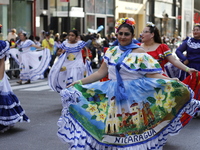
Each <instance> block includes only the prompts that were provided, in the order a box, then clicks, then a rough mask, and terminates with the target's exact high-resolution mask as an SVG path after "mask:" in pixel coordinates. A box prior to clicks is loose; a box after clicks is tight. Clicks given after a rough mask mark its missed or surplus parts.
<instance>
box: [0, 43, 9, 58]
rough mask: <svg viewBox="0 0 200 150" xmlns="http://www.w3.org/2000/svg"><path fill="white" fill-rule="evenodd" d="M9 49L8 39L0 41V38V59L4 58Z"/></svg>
mask: <svg viewBox="0 0 200 150" xmlns="http://www.w3.org/2000/svg"><path fill="white" fill-rule="evenodd" d="M9 49H10V45H9V43H8V41H1V40H0V59H2V58H4V57H5V56H6V55H8V51H9Z"/></svg>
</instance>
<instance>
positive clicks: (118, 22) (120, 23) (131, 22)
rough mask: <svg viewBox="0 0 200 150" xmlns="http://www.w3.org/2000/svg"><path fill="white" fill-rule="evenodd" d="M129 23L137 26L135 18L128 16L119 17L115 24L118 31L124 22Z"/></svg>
mask: <svg viewBox="0 0 200 150" xmlns="http://www.w3.org/2000/svg"><path fill="white" fill-rule="evenodd" d="M125 23H126V24H128V25H130V26H132V27H133V28H135V24H136V23H135V20H134V19H133V18H128V17H126V18H121V19H119V20H118V21H117V22H116V24H115V29H116V30H117V32H118V29H119V27H120V26H121V25H122V24H125Z"/></svg>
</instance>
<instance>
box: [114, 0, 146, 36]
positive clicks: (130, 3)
mask: <svg viewBox="0 0 200 150" xmlns="http://www.w3.org/2000/svg"><path fill="white" fill-rule="evenodd" d="M146 3H147V0H116V4H115V21H117V20H119V19H120V18H125V17H129V18H134V19H135V21H136V25H135V26H136V28H135V37H136V38H137V37H139V34H140V33H141V32H142V30H143V28H144V26H145V22H146V17H145V16H146Z"/></svg>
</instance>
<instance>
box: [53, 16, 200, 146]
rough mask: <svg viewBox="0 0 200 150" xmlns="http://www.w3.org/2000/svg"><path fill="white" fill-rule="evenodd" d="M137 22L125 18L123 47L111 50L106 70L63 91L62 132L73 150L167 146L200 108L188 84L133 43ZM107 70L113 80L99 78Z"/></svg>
mask: <svg viewBox="0 0 200 150" xmlns="http://www.w3.org/2000/svg"><path fill="white" fill-rule="evenodd" d="M134 24H135V21H134V20H133V19H130V18H122V19H120V20H119V21H118V22H117V25H116V28H117V34H118V36H117V38H118V41H119V45H118V46H115V47H111V48H109V49H108V50H107V51H106V54H105V56H104V62H103V63H102V65H101V67H100V69H99V70H98V71H96V72H95V73H94V74H92V75H90V76H89V77H86V78H83V79H81V80H78V81H75V82H73V83H72V84H70V85H69V86H68V87H67V88H66V89H64V90H62V91H61V92H60V95H61V100H62V105H63V110H62V115H61V117H60V118H59V120H58V127H59V128H58V133H57V135H58V137H59V138H60V139H61V140H62V141H63V142H64V143H68V144H69V149H70V150H152V149H154V150H161V149H162V148H163V146H164V145H165V143H166V141H167V137H168V135H175V134H177V133H178V132H179V131H180V130H181V129H182V128H183V126H184V125H185V124H187V123H188V122H189V120H191V119H192V116H194V114H195V111H196V109H197V108H198V107H199V106H200V102H199V101H197V100H194V99H192V98H193V92H192V91H191V90H190V89H189V88H188V87H187V86H186V85H183V84H182V83H181V82H180V81H178V79H171V78H168V77H165V76H163V75H162V68H161V66H160V65H159V63H158V62H157V61H156V60H155V59H154V58H153V57H151V56H150V55H149V54H147V53H145V51H144V50H143V49H142V48H141V47H139V46H138V45H136V44H134V43H132V38H133V36H134ZM107 74H108V76H109V79H110V80H108V81H105V82H96V81H98V80H99V79H101V78H103V77H104V76H106V75H107ZM89 83H91V84H89ZM72 85H73V86H72ZM183 114H189V115H190V116H191V118H186V119H185V118H182V116H183Z"/></svg>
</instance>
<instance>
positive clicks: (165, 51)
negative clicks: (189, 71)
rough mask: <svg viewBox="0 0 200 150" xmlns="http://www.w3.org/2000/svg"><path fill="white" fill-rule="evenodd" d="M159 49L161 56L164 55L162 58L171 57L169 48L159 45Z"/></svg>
mask: <svg viewBox="0 0 200 150" xmlns="http://www.w3.org/2000/svg"><path fill="white" fill-rule="evenodd" d="M160 49H161V50H162V54H164V57H167V56H169V55H172V52H171V50H170V48H169V47H168V46H167V45H166V44H161V45H160Z"/></svg>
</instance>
